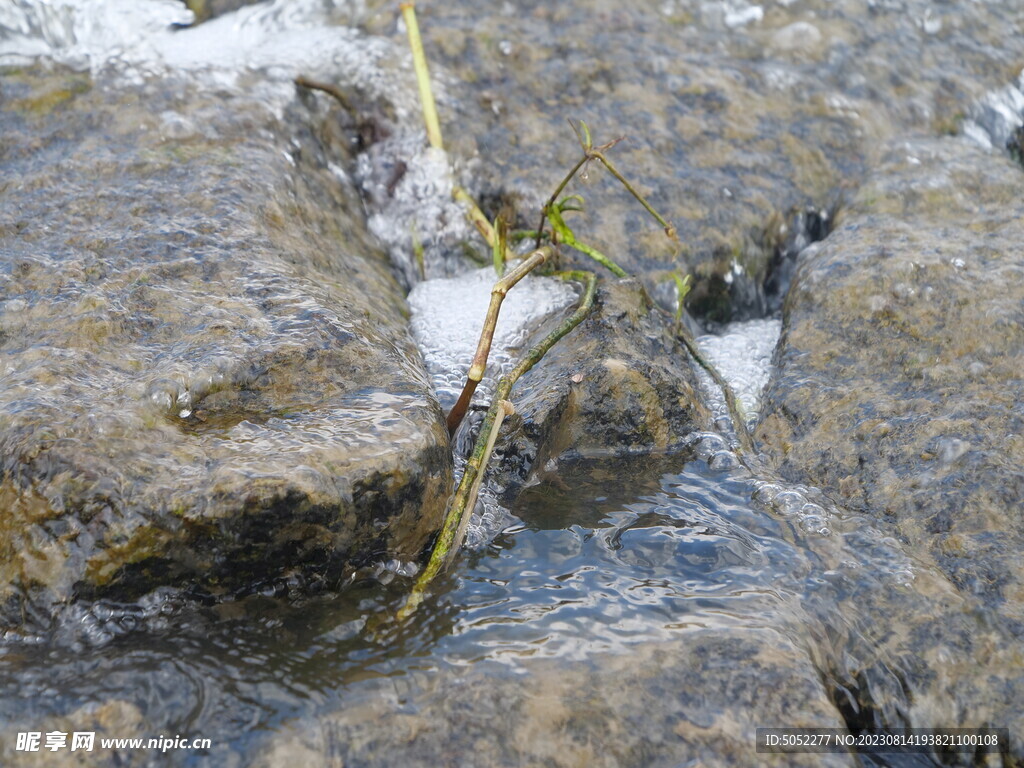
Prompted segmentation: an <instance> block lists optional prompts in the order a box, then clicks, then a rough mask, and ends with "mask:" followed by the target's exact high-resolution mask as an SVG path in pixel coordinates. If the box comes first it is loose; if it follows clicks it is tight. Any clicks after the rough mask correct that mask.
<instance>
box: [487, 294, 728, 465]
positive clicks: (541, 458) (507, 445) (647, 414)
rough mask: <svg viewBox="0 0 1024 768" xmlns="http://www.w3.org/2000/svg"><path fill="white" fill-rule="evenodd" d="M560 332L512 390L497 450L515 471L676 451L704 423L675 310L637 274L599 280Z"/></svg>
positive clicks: (704, 414)
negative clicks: (661, 303)
mask: <svg viewBox="0 0 1024 768" xmlns="http://www.w3.org/2000/svg"><path fill="white" fill-rule="evenodd" d="M546 332H547V329H546V328H545V329H541V331H540V332H538V334H537V335H536V337H535V339H534V341H539V339H540V338H541V334H542V333H546ZM564 341H565V342H566V343H562V344H558V345H556V346H555V347H553V348H552V349H551V351H550V352H548V354H547V355H545V356H544V358H543V359H542V360H541V361H540V362H539V363H538V364H537V365H536V366H535V367H534V368H533V369H532V370H530V371H529V372H528V373H527V374H526V375H525V376H524V377H523V378H522V379H521V380H520V382H519V384H518V385H517V386H516V388H515V390H514V403H515V407H516V413H515V414H514V415H513V416H511V417H509V418H508V419H507V421H506V427H505V430H506V431H505V435H506V436H505V437H503V439H502V448H501V450H502V453H503V455H504V456H505V458H506V460H509V459H511V462H510V464H511V465H512V466H515V467H516V468H517V470H518V471H519V472H520V474H522V475H524V478H521V479H525V476H526V475H528V474H529V473H530V472H531V471H533V472H535V473H539V474H540V475H543V473H544V472H548V471H553V470H554V468H556V467H557V465H558V462H559V461H560V460H570V461H571V460H575V459H580V458H586V457H592V456H595V455H605V456H613V455H616V454H619V455H623V454H630V453H634V454H635V453H664V452H667V451H672V450H679V449H680V448H681V447H682V446H683V445H684V444H686V442H687V440H688V439H689V438H690V436H691V435H692V434H693V433H694V432H696V431H701V430H705V429H708V428H709V427H710V423H711V415H710V413H709V411H708V410H707V408H706V407H705V406H704V405H703V404H702V402H701V399H700V397H699V396H698V394H697V387H696V374H695V372H694V370H693V368H692V367H691V365H690V362H689V358H688V356H687V354H686V352H685V348H684V347H683V346H682V344H681V343H680V342H678V341H676V339H675V338H674V336H673V333H672V329H671V318H666V316H665V314H664V313H663V312H661V311H660V310H658V308H657V307H656V306H654V304H653V302H652V301H651V300H650V298H648V296H647V293H646V291H645V290H644V289H643V286H642V285H641V284H640V282H639V281H638V280H636V279H624V280H608V281H605V282H604V283H603V284H602V285H601V287H600V288H599V290H598V293H597V295H596V297H595V301H594V307H593V309H592V311H591V314H590V315H589V316H588V317H587V318H586V319H585V320H584V321H583V322H582V323H581V324H580V325H579V326H578V327H577V328H576V329H575V330H574V331H573V332H572V334H571V335H570V336H569V337H567V338H566V339H565V340H564ZM526 346H529V345H526ZM513 457H514V459H513Z"/></svg>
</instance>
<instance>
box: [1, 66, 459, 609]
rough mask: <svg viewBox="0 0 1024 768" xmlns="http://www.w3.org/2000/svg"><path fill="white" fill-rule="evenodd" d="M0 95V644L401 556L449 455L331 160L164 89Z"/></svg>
mask: <svg viewBox="0 0 1024 768" xmlns="http://www.w3.org/2000/svg"><path fill="white" fill-rule="evenodd" d="M0 88H2V89H3V93H2V97H0V104H2V108H0V130H2V136H3V140H2V145H0V167H2V172H0V175H2V177H3V178H4V180H5V181H4V184H3V185H2V188H0V255H2V258H0V298H2V301H0V345H2V346H0V376H2V381H3V383H2V385H0V456H2V465H0V471H2V475H0V530H2V531H3V537H2V538H3V541H2V544H0V627H3V628H4V629H11V628H14V627H19V626H22V625H24V627H23V628H26V629H31V628H33V627H42V626H45V625H46V623H47V621H48V619H49V616H50V614H51V611H52V609H53V608H54V607H55V606H56V605H58V604H61V603H66V602H68V601H72V600H75V599H76V598H79V597H92V596H102V595H111V596H118V597H122V598H133V597H136V596H138V595H139V594H140V593H142V592H143V591H145V590H148V589H150V588H151V587H153V586H155V585H160V584H170V585H193V586H201V587H202V588H204V589H207V590H209V591H212V592H214V593H223V592H225V591H230V590H237V589H245V588H251V587H253V586H254V585H258V584H260V583H262V582H265V581H266V580H270V579H274V578H276V577H280V576H283V575H294V574H300V575H301V574H313V573H315V574H319V575H323V576H326V577H328V578H333V577H337V576H340V575H342V574H344V573H346V572H349V571H351V570H352V569H353V568H354V567H355V566H358V565H360V564H361V563H364V562H367V561H368V560H372V559H375V558H381V557H384V556H388V557H399V558H406V559H408V558H413V557H415V556H417V555H418V554H419V552H420V551H421V549H422V547H423V546H424V545H425V544H426V542H427V539H428V537H429V535H430V534H431V532H432V531H433V530H436V528H437V526H438V521H439V516H440V515H441V514H442V512H443V507H444V503H445V499H446V497H447V495H448V493H449V492H450V486H451V456H450V451H449V448H448V438H447V434H446V432H445V429H444V425H443V421H442V415H441V411H440V408H439V406H438V404H437V402H436V398H435V397H434V395H433V394H432V391H431V387H430V384H429V382H428V380H427V377H426V374H425V372H424V370H423V367H422V362H421V359H420V357H419V354H418V352H417V351H416V349H415V346H414V345H413V344H412V342H411V340H410V337H409V335H408V332H407V328H406V317H407V313H408V310H407V308H406V306H405V301H404V298H403V295H402V292H401V290H400V287H399V285H398V283H397V282H396V280H395V279H394V278H393V276H392V274H391V272H390V269H389V266H388V264H387V260H386V257H385V256H384V255H383V254H382V253H381V252H380V251H379V249H378V248H377V247H376V246H375V245H374V244H373V241H372V238H371V237H370V236H369V235H368V234H367V231H366V228H365V224H364V221H363V218H362V208H361V204H360V202H359V198H358V195H357V193H356V192H355V190H354V188H353V187H352V185H351V183H350V182H349V181H348V179H347V176H346V175H345V173H344V172H343V171H342V170H341V168H340V167H339V166H338V165H334V164H333V163H334V162H341V163H343V162H344V152H345V151H347V150H346V147H345V145H344V143H343V142H340V141H337V142H330V141H329V140H328V138H326V137H325V136H318V135H314V134H313V133H311V132H310V131H309V130H308V129H305V130H299V129H291V130H289V129H287V128H286V127H285V126H286V125H288V124H290V125H292V126H303V125H308V124H309V122H310V115H309V113H308V112H305V111H304V110H303V109H302V108H300V107H298V106H295V105H294V103H293V106H292V107H291V109H292V111H293V113H292V114H288V113H286V114H285V115H284V119H280V118H279V117H275V116H274V115H273V114H272V112H271V110H270V109H269V108H267V107H266V106H261V105H259V104H256V103H251V102H249V101H247V100H246V99H244V98H241V97H238V96H231V95H230V93H215V92H210V91H199V90H197V89H195V88H194V87H191V86H186V85H183V84H178V83H175V82H174V80H173V78H165V79H164V80H160V81H157V80H153V81H150V82H149V83H148V84H147V85H145V86H140V87H129V86H126V85H122V86H120V87H118V88H116V89H104V88H100V87H98V86H97V87H94V85H93V83H92V81H91V80H90V79H89V77H88V76H85V75H78V74H73V73H68V72H64V71H62V70H54V71H52V72H50V73H48V74H47V73H45V72H43V71H38V72H36V73H29V72H25V71H22V72H17V71H13V72H8V73H6V74H5V76H4V78H3V80H2V83H0ZM325 141H326V142H328V143H329V144H330V146H325V145H324V142H325ZM329 160H330V161H332V162H329ZM26 617H27V618H26Z"/></svg>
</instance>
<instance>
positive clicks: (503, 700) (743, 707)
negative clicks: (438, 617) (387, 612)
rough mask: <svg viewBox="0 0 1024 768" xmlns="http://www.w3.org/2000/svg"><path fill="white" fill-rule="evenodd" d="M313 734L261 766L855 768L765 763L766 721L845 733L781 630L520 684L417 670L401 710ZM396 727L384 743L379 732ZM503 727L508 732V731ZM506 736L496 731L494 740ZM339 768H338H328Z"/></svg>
mask: <svg viewBox="0 0 1024 768" xmlns="http://www.w3.org/2000/svg"><path fill="white" fill-rule="evenodd" d="M369 688H370V690H368V691H367V692H366V693H367V696H366V699H365V701H364V702H360V704H358V705H355V706H353V707H352V708H350V709H347V710H345V711H339V712H336V713H333V714H331V715H328V716H327V717H324V718H323V719H321V720H320V721H319V722H317V723H315V724H314V725H313V726H312V727H310V725H309V724H304V725H303V726H302V727H301V728H297V727H293V728H288V729H286V730H284V731H283V732H282V733H281V734H280V735H279V736H278V738H276V739H275V740H274V741H273V742H271V744H270V745H269V746H268V748H267V749H266V750H265V751H264V752H263V754H262V755H260V756H259V757H258V758H257V759H256V762H255V763H254V765H256V766H259V768H278V767H279V766H286V765H290V764H294V763H295V762H296V761H303V760H307V761H314V762H318V763H321V762H323V761H324V760H331V759H333V760H335V761H337V763H336V764H337V765H350V764H356V765H365V766H391V765H398V764H403V763H417V762H419V761H442V762H443V761H445V759H446V757H447V756H452V757H451V758H449V759H452V760H454V762H453V763H452V764H460V761H458V759H457V758H455V757H454V756H455V755H461V756H468V755H472V756H473V758H472V759H473V764H477V765H495V766H497V765H546V766H557V767H558V768H563V767H564V768H570V766H579V765H587V766H600V768H616V767H617V766H630V765H644V766H652V768H653V767H655V766H658V767H659V768H660V767H664V768H669V766H677V765H680V764H683V765H686V764H690V763H693V764H698V763H699V764H700V765H707V766H758V765H765V764H766V763H767V764H771V761H772V757H775V758H776V761H775V762H777V763H778V764H780V765H782V764H785V765H807V766H810V765H822V766H845V765H854V764H855V763H854V762H853V759H852V757H851V756H849V755H845V754H832V755H828V754H825V755H807V754H805V755H786V756H784V758H785V759H784V762H782V761H778V757H780V756H771V755H758V754H756V753H755V752H754V750H753V748H752V745H753V744H754V743H755V733H756V729H757V728H758V727H759V726H761V725H762V722H763V721H762V719H761V718H763V717H765V716H769V714H770V713H774V715H776V716H778V717H782V718H784V719H785V721H786V722H787V723H794V724H797V726H796V727H801V726H802V727H819V728H840V727H842V722H841V720H839V718H838V715H837V713H836V711H835V709H834V708H833V707H832V705H831V702H829V701H828V700H827V699H825V698H824V697H823V696H822V694H821V689H820V687H819V685H818V681H817V680H816V679H815V675H814V672H813V670H812V669H811V668H810V667H809V666H808V665H807V664H806V658H805V657H804V655H803V654H802V652H801V651H800V649H798V648H796V647H795V646H794V644H793V643H792V642H791V641H790V640H788V639H787V638H786V637H784V636H782V635H779V634H777V633H775V632H772V631H762V632H745V631H732V632H730V631H729V630H717V631H714V632H693V633H690V634H688V635H687V636H686V637H685V638H684V639H682V640H681V641H680V642H678V643H676V644H666V643H662V644H649V645H640V646H637V647H634V648H631V649H630V653H629V654H622V655H611V656H602V655H595V656H594V657H593V658H591V659H590V660H589V661H588V662H586V663H581V662H576V663H572V662H570V663H566V662H557V661H550V660H547V661H539V662H535V663H533V664H531V665H529V672H528V673H525V674H522V675H520V676H518V677H515V678H511V679H510V678H509V677H508V676H506V675H502V674H500V673H499V674H492V675H488V674H486V671H485V670H484V669H483V668H477V669H474V670H472V671H471V672H470V673H469V674H454V673H445V674H436V673H435V674H433V675H427V674H423V673H419V674H416V673H413V674H411V675H410V676H409V678H408V680H407V687H406V689H405V695H407V696H412V695H414V696H415V699H416V702H417V706H415V707H408V706H405V705H403V703H402V698H403V697H402V696H396V695H395V690H394V688H393V687H392V686H391V685H388V684H387V683H384V682H379V683H375V684H373V685H372V686H370V687H369ZM382 721H386V722H389V723H391V724H392V728H393V730H390V729H389V732H388V733H386V734H382V732H381V730H380V728H379V723H380V722H382ZM495 723H501V727H500V729H496V728H495ZM496 731H497V732H496ZM328 764H329V763H328Z"/></svg>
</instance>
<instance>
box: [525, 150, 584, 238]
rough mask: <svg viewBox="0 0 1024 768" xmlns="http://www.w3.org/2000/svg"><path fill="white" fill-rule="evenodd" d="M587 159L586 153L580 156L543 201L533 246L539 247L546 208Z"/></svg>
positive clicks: (546, 212) (553, 201)
mask: <svg viewBox="0 0 1024 768" xmlns="http://www.w3.org/2000/svg"><path fill="white" fill-rule="evenodd" d="M589 159H590V158H588V157H587V156H586V155H583V157H581V158H580V159H579V161H577V163H576V165H574V166H573V167H572V169H571V170H570V171H569V172H568V173H567V174H565V178H564V179H562V183H561V184H559V185H558V186H557V187H556V188H555V192H554V194H552V195H551V197H549V198H548V201H547V202H546V203H544V207H543V208H541V211H540V224H539V225H538V226H537V240H536V242H535V243H534V246H533V247H534V248H540V239H541V233H542V232H543V231H544V222H545V221H547V218H548V209H550V208H551V206H553V205H554V204H555V202H556V201H557V200H558V196H559V195H560V194H562V190H563V189H565V188H566V186H567V185H568V184H569V182H570V181H572V177H573V176H575V175H576V174H577V173H578V172H579V170H580V168H582V167H583V164H584V163H585V162H587V160H589Z"/></svg>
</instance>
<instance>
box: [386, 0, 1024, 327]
mask: <svg viewBox="0 0 1024 768" xmlns="http://www.w3.org/2000/svg"><path fill="white" fill-rule="evenodd" d="M761 12H762V6H761V5H754V4H743V3H740V4H725V5H723V4H722V3H708V2H699V1H698V0H669V1H668V2H659V3H649V4H641V5H637V4H630V5H625V4H622V3H608V2H604V0H582V1H581V2H575V3H568V4H562V5H559V6H557V7H555V6H551V5H550V4H548V5H545V4H543V3H536V2H527V3H519V4H517V5H515V7H514V8H513V6H512V5H511V4H510V5H507V6H505V7H504V8H503V9H502V10H500V11H497V10H495V11H494V12H490V13H480V12H479V10H478V9H477V8H476V7H470V6H467V5H465V4H463V3H446V4H443V5H441V6H433V7H430V8H424V9H422V10H421V24H420V26H421V28H422V31H423V34H424V37H425V45H426V48H427V53H428V56H429V57H430V60H431V64H432V67H433V71H434V72H435V73H436V74H435V79H436V80H438V81H439V82H441V83H443V85H444V87H445V91H446V92H447V93H449V94H451V95H452V96H453V97H455V99H453V100H452V101H453V103H451V104H446V103H444V102H442V105H441V119H442V121H443V123H444V126H443V127H444V134H445V141H446V146H447V147H448V149H449V151H450V153H451V155H452V157H454V158H456V159H461V161H462V170H463V174H462V175H463V177H464V183H465V184H466V185H467V186H468V187H469V188H470V189H471V190H472V191H473V193H474V194H475V195H477V196H478V197H479V198H480V201H481V204H482V206H483V208H484V210H485V212H486V213H487V214H488V215H491V216H493V215H494V214H496V213H497V212H498V211H499V210H500V209H501V208H503V207H510V208H512V209H514V210H515V211H516V213H517V214H518V222H517V224H518V225H520V226H523V227H527V228H533V227H535V226H536V225H537V221H538V218H539V215H538V214H539V207H540V206H541V204H542V203H543V202H544V201H545V200H546V199H547V198H548V196H549V195H550V194H551V193H552V192H553V190H554V189H555V187H556V185H557V184H558V182H559V181H560V179H561V178H562V177H563V176H564V174H565V173H566V171H568V169H569V168H570V167H571V166H572V165H573V163H574V162H575V161H576V160H577V158H578V157H579V153H580V150H579V147H578V145H577V143H576V139H575V137H574V136H573V134H572V131H571V130H570V129H569V126H568V125H567V124H566V120H567V119H568V118H572V119H575V120H580V119H582V120H586V121H587V122H588V124H589V125H590V127H591V129H592V131H593V136H594V139H595V141H596V143H598V144H600V143H602V142H607V141H611V140H613V139H615V138H617V137H620V136H623V135H625V136H627V137H628V138H627V140H626V141H624V142H622V143H620V144H618V145H617V146H615V147H614V148H612V149H610V150H609V151H608V155H609V157H611V158H612V159H613V160H614V162H615V163H616V164H617V165H618V167H619V168H620V169H621V170H622V172H623V173H624V174H625V175H626V176H627V177H628V178H630V179H631V180H633V181H634V183H635V185H636V186H637V188H638V189H639V190H640V191H641V192H642V193H643V194H644V195H646V196H647V197H648V199H649V200H650V202H651V203H652V204H653V205H654V206H655V207H656V208H657V209H658V210H660V211H661V212H662V213H663V214H664V215H665V216H666V217H667V218H668V220H669V221H670V222H672V224H673V225H674V226H675V227H676V228H677V230H678V233H679V237H680V240H681V243H682V245H681V246H680V245H678V244H675V243H673V242H672V241H670V240H668V239H667V238H665V236H664V234H663V233H662V231H661V227H660V226H659V225H658V224H657V223H656V222H655V221H654V220H653V219H652V218H650V217H649V216H648V215H647V214H646V213H645V212H644V211H643V210H642V209H640V208H639V207H638V205H637V203H636V202H635V201H634V200H633V199H632V198H631V197H630V196H629V195H628V194H627V193H626V192H625V191H624V190H623V189H622V188H621V187H620V186H619V185H618V183H617V182H616V181H615V180H614V179H613V178H612V177H611V176H610V175H609V174H608V173H606V172H605V171H603V170H602V169H601V168H599V167H596V166H592V167H591V168H590V170H589V174H588V175H589V181H587V182H582V183H577V184H574V185H573V186H571V187H570V188H569V190H568V191H570V192H580V193H581V194H582V195H583V196H584V197H585V198H586V203H587V210H588V212H587V213H586V214H585V215H583V216H576V217H574V219H572V220H571V221H570V224H573V225H574V226H575V227H576V231H577V234H578V235H579V236H580V238H581V239H582V240H583V241H584V242H589V243H590V244H592V245H594V246H595V247H597V248H598V249H600V250H602V251H603V252H604V253H606V254H609V255H611V256H613V257H614V258H615V259H617V260H618V261H619V262H620V263H621V264H622V265H623V267H624V268H625V269H626V270H627V271H628V272H630V273H631V274H636V275H639V276H642V277H643V278H644V280H645V282H646V284H647V287H648V290H650V291H651V293H652V296H655V298H656V299H658V300H659V301H661V299H662V297H661V296H660V295H659V294H657V293H656V291H655V290H654V287H655V283H656V282H657V281H658V280H659V279H661V278H662V277H664V276H665V273H666V272H667V271H670V270H673V269H682V270H685V271H688V272H691V273H693V274H694V276H695V278H696V284H695V286H694V289H693V291H692V293H691V295H690V298H689V306H690V307H691V309H692V311H693V312H694V313H695V314H697V315H698V316H700V317H702V318H705V319H708V320H713V321H718V322H724V321H728V320H737V319H745V318H748V317H757V316H761V315H763V313H764V309H765V305H766V302H767V301H768V298H769V297H768V296H766V294H765V290H764V288H763V284H764V281H765V279H766V277H769V276H770V274H771V272H772V270H773V267H772V265H771V261H772V258H773V254H774V253H775V251H776V250H777V249H778V248H779V246H780V243H781V241H783V240H785V237H786V232H785V231H784V229H785V227H787V226H789V225H790V222H791V220H792V218H793V216H794V213H795V212H798V211H803V210H804V209H805V208H807V206H812V207H815V208H817V209H820V208H823V207H824V208H826V209H832V208H834V207H835V205H836V204H837V202H838V200H839V199H841V198H842V196H843V195H844V194H845V193H847V192H849V191H851V190H853V189H855V188H856V186H857V184H858V183H859V181H860V180H861V179H862V178H863V175H864V172H865V169H866V168H867V167H868V166H869V165H870V163H871V162H872V161H873V160H874V156H875V154H876V146H877V144H878V143H880V142H881V141H882V140H884V139H886V138H888V137H890V136H893V135H900V134H902V133H903V132H905V131H907V130H927V131H932V130H942V131H946V132H949V131H952V132H955V131H957V130H958V127H959V124H960V121H961V120H962V119H963V116H964V112H965V109H966V108H967V106H968V105H969V104H971V103H972V101H974V100H975V99H978V98H980V97H981V96H982V94H984V93H985V92H986V91H988V90H990V89H992V88H995V87H997V86H1001V85H1003V84H1004V83H1005V80H1006V78H1007V73H1008V72H1009V71H1011V69H1012V68H1013V67H1016V69H1012V71H1013V72H1014V74H1016V72H1017V71H1019V66H1020V65H1019V61H1020V56H1021V48H1020V44H1019V40H1018V37H1019V36H1015V35H1014V34H1013V31H1012V30H1014V29H1016V24H1017V22H1018V18H1017V16H1016V15H1015V14H1016V11H1015V10H1013V9H1009V8H1006V7H1003V6H1000V5H998V4H974V5H971V6H970V7H967V6H964V7H960V6H957V8H956V11H955V13H953V12H952V11H950V13H949V14H947V13H946V12H945V11H943V14H942V15H941V16H938V15H936V11H935V9H934V6H933V4H932V3H930V2H927V0H910V1H908V2H900V3H872V4H870V7H869V8H868V9H865V7H864V4H863V3H861V2H833V1H832V0H802V1H801V2H799V3H775V4H764V5H763V18H761V19H759V20H758V21H757V22H756V23H750V24H745V25H741V26H737V27H735V28H729V26H728V25H727V24H726V19H725V17H728V16H730V15H735V16H736V17H737V18H741V19H742V18H747V15H749V14H754V13H756V14H758V15H759V14H760V13H761ZM382 16H383V14H382ZM951 16H952V18H951ZM751 18H752V17H751ZM936 22H938V23H939V24H940V26H941V32H939V33H938V34H930V33H929V32H928V31H927V30H929V29H934V28H935V23H936ZM374 29H380V31H382V32H383V31H384V29H385V27H384V22H383V21H380V22H379V24H378V25H376V26H374ZM387 29H388V32H389V33H391V34H393V35H395V37H394V38H393V39H395V40H398V39H399V38H398V35H399V34H401V30H398V32H397V33H396V32H391V29H390V27H389V28H387ZM456 99H457V101H456ZM732 277H735V280H732V279H731V278H732ZM669 299H670V297H669ZM670 304H671V301H670V300H668V301H666V302H665V306H666V307H668V306H670Z"/></svg>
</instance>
